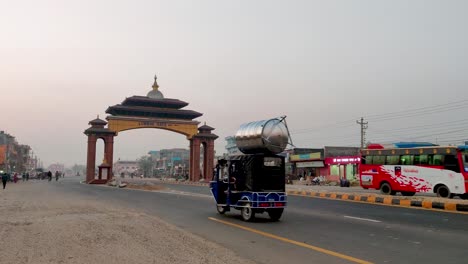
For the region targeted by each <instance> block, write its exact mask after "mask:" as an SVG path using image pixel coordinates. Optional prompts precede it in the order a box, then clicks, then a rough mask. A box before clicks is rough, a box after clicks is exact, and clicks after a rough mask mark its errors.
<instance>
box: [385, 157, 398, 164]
mask: <svg viewBox="0 0 468 264" xmlns="http://www.w3.org/2000/svg"><path fill="white" fill-rule="evenodd" d="M399 161H400V156H387V160H386V162H385V164H387V165H398V162H399Z"/></svg>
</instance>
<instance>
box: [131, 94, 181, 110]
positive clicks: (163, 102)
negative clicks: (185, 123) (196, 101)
mask: <svg viewBox="0 0 468 264" xmlns="http://www.w3.org/2000/svg"><path fill="white" fill-rule="evenodd" d="M122 105H126V106H146V107H158V108H171V109H181V108H183V107H186V106H187V105H188V103H187V102H184V101H180V100H178V99H171V98H163V99H153V98H149V97H147V96H132V97H129V98H126V99H125V100H124V101H123V102H122Z"/></svg>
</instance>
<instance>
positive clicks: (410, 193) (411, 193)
mask: <svg viewBox="0 0 468 264" xmlns="http://www.w3.org/2000/svg"><path fill="white" fill-rule="evenodd" d="M401 194H402V195H403V196H414V195H415V194H416V192H401Z"/></svg>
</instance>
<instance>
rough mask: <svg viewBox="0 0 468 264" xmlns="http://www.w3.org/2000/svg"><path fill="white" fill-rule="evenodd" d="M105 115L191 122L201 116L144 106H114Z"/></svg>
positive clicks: (191, 112)
mask: <svg viewBox="0 0 468 264" xmlns="http://www.w3.org/2000/svg"><path fill="white" fill-rule="evenodd" d="M106 113H108V114H110V115H114V116H133V117H154V118H168V119H172V118H175V119H186V120H192V119H194V118H197V117H200V116H202V115H203V114H202V113H199V112H196V111H192V110H180V109H169V108H156V107H145V106H128V105H114V106H111V107H109V108H108V109H107V110H106Z"/></svg>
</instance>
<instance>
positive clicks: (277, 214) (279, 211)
mask: <svg viewBox="0 0 468 264" xmlns="http://www.w3.org/2000/svg"><path fill="white" fill-rule="evenodd" d="M283 211H284V208H275V209H268V211H267V212H268V215H269V216H270V219H271V220H272V221H278V220H279V219H280V218H281V215H283Z"/></svg>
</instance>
